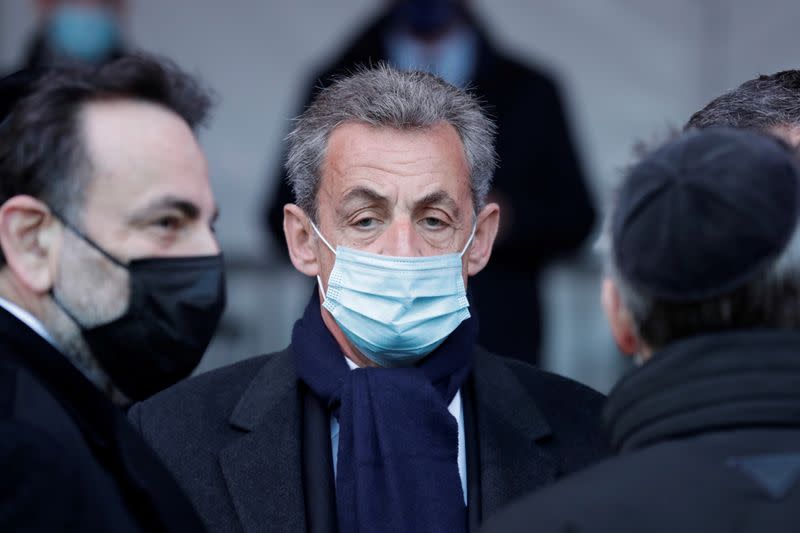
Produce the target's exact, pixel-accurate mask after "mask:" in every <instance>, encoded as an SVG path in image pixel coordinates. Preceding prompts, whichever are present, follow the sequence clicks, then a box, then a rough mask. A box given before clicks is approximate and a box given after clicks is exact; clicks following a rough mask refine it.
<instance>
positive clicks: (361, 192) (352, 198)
mask: <svg viewBox="0 0 800 533" xmlns="http://www.w3.org/2000/svg"><path fill="white" fill-rule="evenodd" d="M350 202H364V203H373V204H380V205H382V206H385V205H387V204H388V203H389V199H388V198H387V197H385V196H384V195H382V194H380V193H379V192H377V191H375V190H373V189H370V188H369V187H364V186H358V187H353V188H352V189H350V190H349V191H347V193H346V194H345V195H344V196H343V197H342V201H341V202H340V203H339V207H342V206H344V205H345V204H348V203H350Z"/></svg>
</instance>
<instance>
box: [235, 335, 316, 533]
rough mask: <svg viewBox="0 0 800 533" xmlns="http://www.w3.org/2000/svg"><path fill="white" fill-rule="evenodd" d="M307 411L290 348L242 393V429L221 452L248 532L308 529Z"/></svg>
mask: <svg viewBox="0 0 800 533" xmlns="http://www.w3.org/2000/svg"><path fill="white" fill-rule="evenodd" d="M301 416H302V413H301V412H300V402H299V398H298V388H297V375H296V372H295V368H294V360H293V358H292V356H291V353H290V351H289V350H288V349H287V350H284V351H283V352H280V353H278V354H275V355H274V356H273V357H271V358H270V359H269V360H268V361H267V363H265V364H264V366H263V367H262V368H261V370H260V371H259V373H258V374H257V375H256V377H255V378H254V379H253V381H252V382H251V383H250V385H249V387H248V388H247V389H246V390H245V392H244V394H242V397H241V399H240V400H239V402H238V404H237V405H236V408H235V409H234V411H233V413H232V415H231V417H230V420H229V422H230V424H231V426H232V427H233V428H235V429H237V430H239V431H241V432H242V435H241V437H239V438H238V439H236V440H235V441H234V442H233V443H232V444H230V445H228V446H227V447H226V448H224V449H223V450H222V451H221V452H220V464H221V466H222V472H223V475H224V477H225V482H226V485H227V488H228V491H229V492H230V495H231V498H232V500H233V504H234V508H235V509H236V513H237V514H238V516H239V520H240V522H241V524H242V528H243V529H244V531H245V532H247V533H250V532H256V531H258V532H264V531H275V532H279V531H281V532H282V531H305V530H306V521H305V508H304V503H303V480H302V469H301V464H302V462H301V461H302V457H301V454H302V447H301V440H300V439H301V434H302V418H301Z"/></svg>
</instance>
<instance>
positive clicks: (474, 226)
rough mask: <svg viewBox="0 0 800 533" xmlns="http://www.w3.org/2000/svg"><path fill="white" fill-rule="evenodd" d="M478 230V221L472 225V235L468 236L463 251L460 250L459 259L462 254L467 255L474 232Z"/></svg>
mask: <svg viewBox="0 0 800 533" xmlns="http://www.w3.org/2000/svg"><path fill="white" fill-rule="evenodd" d="M477 229H478V221H477V220H475V222H473V223H472V233H470V234H469V239H467V244H465V245H464V249H463V250H461V253H460V254H458V256H459V257H464V254H465V253H467V250H468V249H469V247H470V246H471V245H472V240H473V239H474V238H475V231H476V230H477Z"/></svg>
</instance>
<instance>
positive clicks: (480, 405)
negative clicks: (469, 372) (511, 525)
mask: <svg viewBox="0 0 800 533" xmlns="http://www.w3.org/2000/svg"><path fill="white" fill-rule="evenodd" d="M474 391H475V397H474V398H468V399H467V401H473V402H474V405H475V418H476V420H475V423H476V428H475V429H474V430H471V429H470V428H466V429H467V432H468V433H472V432H473V431H475V432H476V433H477V443H476V442H475V440H476V439H474V438H473V439H471V440H472V441H473V442H469V440H470V439H468V443H467V446H470V445H475V444H477V445H478V448H479V453H478V456H479V457H480V467H479V468H480V490H481V498H480V501H481V515H482V516H484V517H486V516H489V515H491V514H492V513H493V512H494V511H496V510H497V509H499V508H500V507H503V506H504V505H506V504H507V503H509V502H510V501H511V500H514V499H516V498H518V497H520V496H522V495H523V494H525V493H526V492H529V491H531V490H533V489H536V488H538V487H540V486H542V485H545V484H547V483H549V482H552V481H553V480H555V478H556V477H557V475H558V473H559V471H558V464H557V461H556V459H555V458H554V457H553V456H552V454H551V453H550V452H549V451H548V450H547V449H546V447H545V446H543V444H544V443H545V441H546V440H547V438H548V437H549V436H550V435H551V434H552V430H551V428H550V425H549V424H548V423H547V420H546V419H545V417H544V415H543V414H542V412H541V411H540V410H539V408H538V407H537V406H536V402H535V400H534V399H533V398H532V397H531V395H530V393H529V392H528V391H527V390H526V389H525V387H524V386H523V385H522V383H520V381H519V379H517V377H516V376H515V375H514V373H513V372H512V371H511V369H510V368H509V367H508V366H507V364H506V363H505V362H504V361H503V359H501V358H500V357H497V356H495V355H492V354H490V353H488V352H486V351H485V350H483V349H481V348H478V349H477V350H476V353H475V368H474Z"/></svg>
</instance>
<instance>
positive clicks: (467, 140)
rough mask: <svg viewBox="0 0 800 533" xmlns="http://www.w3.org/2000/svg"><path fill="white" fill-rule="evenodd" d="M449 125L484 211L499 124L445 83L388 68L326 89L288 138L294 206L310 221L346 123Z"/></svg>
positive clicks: (362, 70)
mask: <svg viewBox="0 0 800 533" xmlns="http://www.w3.org/2000/svg"><path fill="white" fill-rule="evenodd" d="M442 122H444V123H447V124H450V125H451V126H453V127H454V128H455V130H456V131H457V132H458V135H459V137H460V138H461V142H462V143H463V145H464V155H465V157H466V160H467V165H468V167H469V171H470V186H471V189H472V200H473V204H474V207H475V210H476V211H478V210H480V209H481V208H483V206H484V204H485V203H486V196H487V194H488V193H489V188H490V185H491V181H492V175H493V174H494V169H495V166H496V155H495V149H494V138H495V131H496V128H495V125H494V123H493V122H492V120H491V119H490V118H489V117H488V116H487V115H486V113H485V112H484V111H483V109H482V107H481V104H480V102H479V101H478V99H477V98H476V97H475V96H474V95H472V94H470V93H469V92H466V91H462V90H460V89H457V88H456V87H454V86H452V85H450V84H449V83H447V82H445V81H444V80H442V79H441V78H438V77H436V76H434V75H433V74H429V73H427V72H419V71H402V70H398V69H395V68H393V67H391V66H389V65H387V64H385V63H382V64H379V65H377V66H376V67H373V68H359V69H357V70H356V71H355V73H354V74H352V75H349V76H346V77H342V78H339V79H337V80H336V81H334V83H333V84H332V85H330V86H328V87H326V88H324V89H322V90H321V91H320V93H319V95H318V96H317V97H316V98H315V99H314V101H313V102H312V103H311V105H310V106H309V107H308V108H307V109H306V110H305V112H304V113H303V114H302V115H300V117H298V118H297V120H296V124H295V128H294V130H293V131H292V132H291V133H290V134H289V138H288V141H289V154H288V157H287V159H286V171H287V179H288V181H289V184H290V185H291V188H292V191H293V192H294V197H295V202H296V203H297V205H298V206H299V207H300V208H301V209H303V210H304V211H305V212H306V213H307V214H308V215H309V216H310V217H311V218H312V220H314V221H316V218H317V205H316V196H317V191H318V189H319V184H320V179H321V173H320V170H321V167H322V162H323V160H324V157H325V153H326V147H327V143H328V139H329V137H330V135H331V133H332V132H333V130H334V129H336V127H337V126H340V125H342V124H345V123H362V124H368V125H370V126H376V127H384V128H393V129H398V130H412V129H416V130H420V129H421V130H424V129H427V128H431V127H433V126H435V125H436V124H438V123H442Z"/></svg>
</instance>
